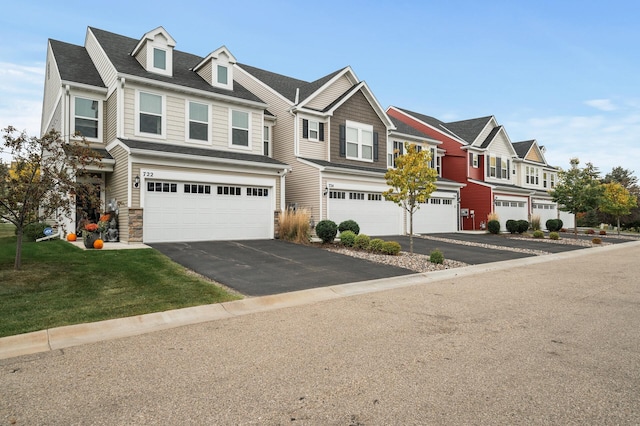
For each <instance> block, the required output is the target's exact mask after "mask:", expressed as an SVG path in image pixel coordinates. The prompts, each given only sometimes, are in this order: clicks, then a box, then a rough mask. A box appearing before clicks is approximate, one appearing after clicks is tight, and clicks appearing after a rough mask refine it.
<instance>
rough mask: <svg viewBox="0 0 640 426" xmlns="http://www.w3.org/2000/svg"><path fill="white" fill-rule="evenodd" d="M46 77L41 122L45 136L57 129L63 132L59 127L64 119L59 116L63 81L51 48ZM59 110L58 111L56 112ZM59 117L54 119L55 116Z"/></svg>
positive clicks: (48, 52) (41, 129)
mask: <svg viewBox="0 0 640 426" xmlns="http://www.w3.org/2000/svg"><path fill="white" fill-rule="evenodd" d="M46 67H47V68H46V69H45V76H44V100H43V103H42V117H41V120H40V134H44V133H46V132H47V131H49V130H50V129H51V128H53V127H55V128H56V129H57V130H61V128H60V127H59V126H60V125H61V124H62V123H61V122H60V120H61V119H62V118H61V117H60V116H59V114H60V113H61V111H62V110H61V109H59V108H60V95H61V94H62V80H61V79H60V73H59V72H58V65H57V63H56V61H55V58H54V56H53V52H52V51H51V46H48V47H47V64H46ZM56 109H58V110H56ZM54 111H55V114H54ZM56 114H57V115H58V116H57V117H54V115H56ZM56 118H57V120H58V124H57V125H54V121H55V120H56Z"/></svg>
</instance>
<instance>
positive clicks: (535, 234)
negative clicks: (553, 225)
mask: <svg viewBox="0 0 640 426" xmlns="http://www.w3.org/2000/svg"><path fill="white" fill-rule="evenodd" d="M533 238H544V232H542V231H541V230H539V229H538V230H537V231H533Z"/></svg>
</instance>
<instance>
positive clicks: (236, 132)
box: [231, 109, 251, 148]
mask: <svg viewBox="0 0 640 426" xmlns="http://www.w3.org/2000/svg"><path fill="white" fill-rule="evenodd" d="M249 117H250V113H248V112H246V111H238V110H234V109H233V110H231V145H232V146H235V147H244V148H250V147H251V143H250V138H249Z"/></svg>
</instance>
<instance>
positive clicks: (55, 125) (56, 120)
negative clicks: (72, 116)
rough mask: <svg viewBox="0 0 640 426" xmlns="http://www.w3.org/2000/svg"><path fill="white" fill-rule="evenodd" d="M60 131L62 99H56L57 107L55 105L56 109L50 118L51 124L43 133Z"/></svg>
mask: <svg viewBox="0 0 640 426" xmlns="http://www.w3.org/2000/svg"><path fill="white" fill-rule="evenodd" d="M54 129H55V130H61V129H62V99H58V105H56V109H55V111H54V112H53V115H52V116H51V122H50V124H49V127H48V128H46V129H45V131H47V132H48V131H49V130H54Z"/></svg>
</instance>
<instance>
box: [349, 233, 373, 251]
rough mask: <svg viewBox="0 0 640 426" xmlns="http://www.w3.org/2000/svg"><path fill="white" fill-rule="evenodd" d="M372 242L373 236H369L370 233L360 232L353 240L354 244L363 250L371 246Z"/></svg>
mask: <svg viewBox="0 0 640 426" xmlns="http://www.w3.org/2000/svg"><path fill="white" fill-rule="evenodd" d="M370 242H371V238H369V236H368V235H366V234H358V235H356V238H355V239H354V240H353V246H354V247H355V248H358V249H361V250H367V249H368V248H369V243H370Z"/></svg>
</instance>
